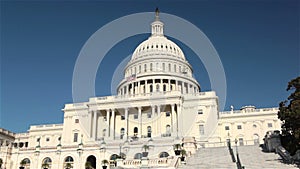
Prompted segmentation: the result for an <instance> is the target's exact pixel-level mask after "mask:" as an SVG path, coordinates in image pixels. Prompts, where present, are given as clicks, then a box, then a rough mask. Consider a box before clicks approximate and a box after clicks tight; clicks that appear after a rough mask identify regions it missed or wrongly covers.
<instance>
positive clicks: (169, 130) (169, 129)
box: [166, 124, 171, 134]
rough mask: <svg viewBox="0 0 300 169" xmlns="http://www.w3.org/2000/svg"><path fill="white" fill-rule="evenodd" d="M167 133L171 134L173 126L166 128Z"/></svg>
mask: <svg viewBox="0 0 300 169" xmlns="http://www.w3.org/2000/svg"><path fill="white" fill-rule="evenodd" d="M166 133H167V134H170V133H171V126H170V125H169V124H168V125H167V126H166Z"/></svg>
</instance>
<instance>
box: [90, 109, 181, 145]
mask: <svg viewBox="0 0 300 169" xmlns="http://www.w3.org/2000/svg"><path fill="white" fill-rule="evenodd" d="M163 106H164V107H165V108H166V109H168V110H170V118H171V119H170V120H171V126H172V127H171V132H173V133H175V132H177V134H178V113H180V105H179V104H168V105H152V106H151V118H152V119H151V120H153V119H155V118H157V117H158V116H159V115H161V113H162V109H161V108H162V107H163ZM146 107H147V108H148V107H149V106H146ZM146 107H145V108H146ZM175 107H177V109H176V108H175ZM135 109H137V115H138V119H137V123H138V128H139V130H138V136H139V137H142V136H145V134H147V137H149V135H148V134H149V133H142V132H143V121H142V114H144V113H149V111H144V112H143V107H127V108H122V109H104V110H95V111H90V112H89V121H90V122H92V123H90V125H91V126H90V136H91V137H92V139H94V140H97V139H98V138H101V137H99V136H98V135H97V134H98V133H99V131H98V128H99V127H98V125H99V124H98V119H99V117H103V119H105V123H106V124H105V125H102V126H105V127H104V129H103V132H104V131H105V136H104V137H105V138H109V139H113V140H114V139H116V117H117V116H123V118H124V121H125V125H124V126H123V125H122V127H120V129H121V128H124V135H125V139H126V140H127V139H128V137H129V129H130V127H132V126H130V124H129V114H136V111H135ZM166 109H164V110H163V111H165V110H166ZM131 110H134V111H131ZM176 110H177V111H176ZM103 111H105V113H103ZM123 112H124V113H123ZM155 120H156V121H155V122H154V123H155V124H154V125H156V126H150V127H151V128H153V127H155V128H156V131H155V133H154V134H158V132H159V131H158V129H159V130H160V128H161V126H160V125H161V124H159V123H158V119H155ZM144 127H147V126H144ZM148 127H149V126H148ZM132 128H133V127H132ZM120 129H118V130H120ZM144 130H145V129H144ZM147 132H151V133H150V137H151V134H152V130H150V131H148V129H147ZM103 134H104V133H103ZM143 134H144V135H143Z"/></svg>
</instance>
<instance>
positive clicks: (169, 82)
mask: <svg viewBox="0 0 300 169" xmlns="http://www.w3.org/2000/svg"><path fill="white" fill-rule="evenodd" d="M167 91H171V80H170V79H169V80H168V90H167Z"/></svg>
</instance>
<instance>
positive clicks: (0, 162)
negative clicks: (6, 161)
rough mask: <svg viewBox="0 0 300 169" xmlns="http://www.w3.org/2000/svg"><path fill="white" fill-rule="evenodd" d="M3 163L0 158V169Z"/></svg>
mask: <svg viewBox="0 0 300 169" xmlns="http://www.w3.org/2000/svg"><path fill="white" fill-rule="evenodd" d="M2 164H3V161H2V158H0V168H1V167H2Z"/></svg>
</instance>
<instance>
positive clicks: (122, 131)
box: [120, 128, 125, 139]
mask: <svg viewBox="0 0 300 169" xmlns="http://www.w3.org/2000/svg"><path fill="white" fill-rule="evenodd" d="M120 133H121V134H120V139H123V137H124V134H125V129H124V128H121V132H120Z"/></svg>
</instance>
